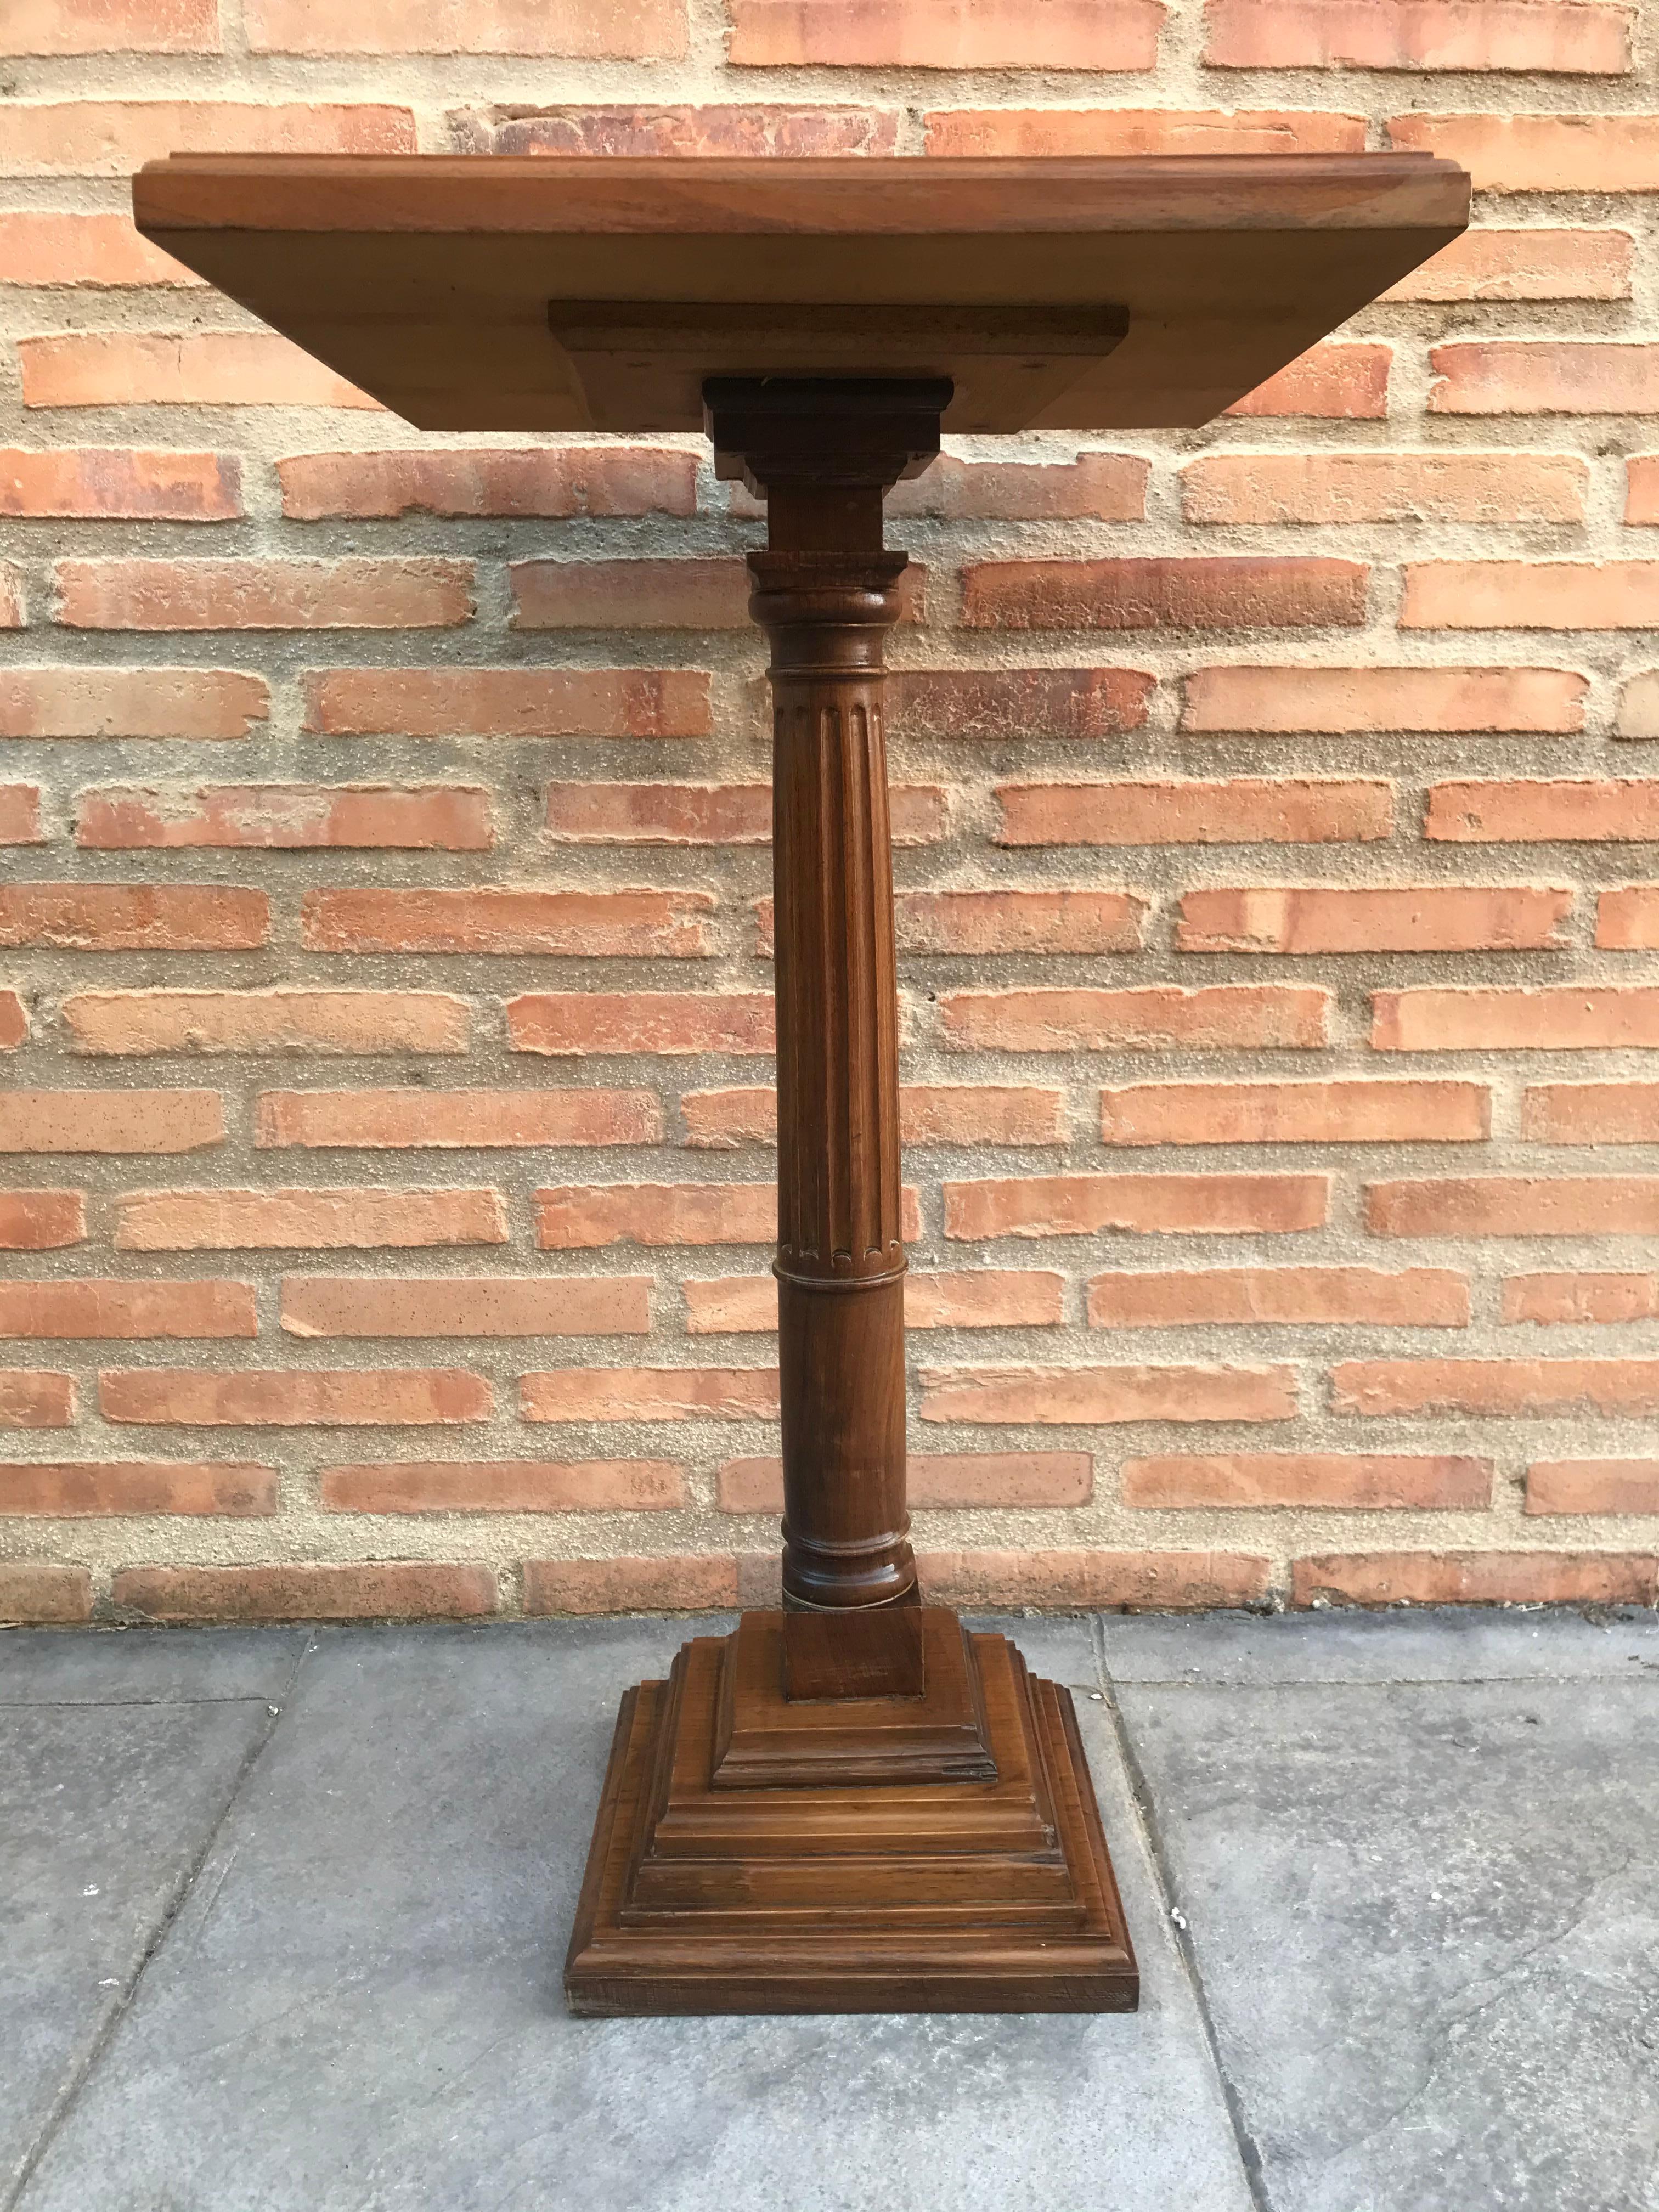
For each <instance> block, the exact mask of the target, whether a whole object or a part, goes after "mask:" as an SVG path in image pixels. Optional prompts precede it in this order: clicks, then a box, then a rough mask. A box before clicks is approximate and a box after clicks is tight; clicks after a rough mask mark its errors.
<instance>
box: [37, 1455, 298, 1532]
mask: <svg viewBox="0 0 1659 2212" xmlns="http://www.w3.org/2000/svg"><path fill="white" fill-rule="evenodd" d="M275 1511H276V1468H273V1467H251V1466H246V1465H242V1464H239V1463H237V1462H234V1461H229V1462H213V1463H209V1464H205V1465H199V1466H191V1465H188V1464H186V1463H185V1462H184V1461H182V1460H105V1461H101V1462H99V1461H78V1462H76V1461H58V1462H44V1461H38V1460H37V1461H32V1462H29V1463H28V1464H27V1466H12V1467H0V1513H43V1514H50V1515H52V1516H53V1517H54V1518H55V1519H59V1520H82V1519H88V1518H94V1517H105V1516H111V1515H117V1514H131V1513H186V1514H191V1515H204V1514H225V1515H228V1516H234V1517H236V1518H238V1519H246V1518H249V1517H252V1516H264V1515H267V1514H271V1513H275Z"/></svg>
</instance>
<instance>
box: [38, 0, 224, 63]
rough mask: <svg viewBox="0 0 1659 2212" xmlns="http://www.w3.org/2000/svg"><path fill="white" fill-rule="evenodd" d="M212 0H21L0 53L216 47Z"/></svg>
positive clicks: (211, 50)
mask: <svg viewBox="0 0 1659 2212" xmlns="http://www.w3.org/2000/svg"><path fill="white" fill-rule="evenodd" d="M219 43H220V42H219V10H218V7H217V4H216V0H22V4H21V5H20V6H19V7H18V8H17V9H16V10H15V12H14V13H13V14H12V15H10V16H9V18H8V20H7V21H5V22H4V23H3V24H0V53H7V54H95V53H104V52H114V53H152V54H193V53H216V52H218V51H219Z"/></svg>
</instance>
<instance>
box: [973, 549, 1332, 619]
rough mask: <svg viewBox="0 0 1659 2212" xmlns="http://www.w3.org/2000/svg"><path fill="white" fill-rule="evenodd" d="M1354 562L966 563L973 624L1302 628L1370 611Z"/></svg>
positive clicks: (1233, 559)
mask: <svg viewBox="0 0 1659 2212" xmlns="http://www.w3.org/2000/svg"><path fill="white" fill-rule="evenodd" d="M1369 575H1370V570H1369V569H1368V568H1365V567H1364V564H1363V563H1362V562H1358V561H1336V560H1307V559H1299V558H1298V559H1294V560H1292V559H1287V558H1285V557H1282V556H1267V555H1263V556H1229V557H1220V558H1214V559H1209V558H1202V557H1199V558H1193V557H1176V558H1173V559H1162V560H1158V559H1146V558H1142V559H1139V560H1117V561H981V562H975V563H972V564H970V565H969V567H968V568H964V569H963V578H962V586H963V596H962V619H963V623H964V624H965V625H966V626H967V627H968V628H969V629H1003V630H1022V629H1085V630H1086V629H1323V628H1325V627H1328V626H1330V625H1337V626H1342V627H1352V626H1354V625H1357V624H1358V623H1362V622H1364V619H1365V585H1366V580H1367V578H1368V577H1369Z"/></svg>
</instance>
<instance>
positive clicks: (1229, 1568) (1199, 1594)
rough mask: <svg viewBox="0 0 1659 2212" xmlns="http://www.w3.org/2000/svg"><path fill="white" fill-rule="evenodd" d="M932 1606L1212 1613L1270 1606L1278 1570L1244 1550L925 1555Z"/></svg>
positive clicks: (925, 1577) (921, 1561)
mask: <svg viewBox="0 0 1659 2212" xmlns="http://www.w3.org/2000/svg"><path fill="white" fill-rule="evenodd" d="M917 1565H918V1566H919V1568H920V1571H921V1586H922V1590H923V1593H924V1595H925V1597H926V1599H927V1602H928V1603H929V1604H930V1605H958V1606H977V1607H1015V1606H1017V1607H1019V1608H1020V1610H1021V1611H1023V1612H1032V1613H1042V1612H1044V1611H1054V1612H1060V1613H1076V1612H1079V1611H1094V1610H1095V1609H1096V1608H1097V1607H1106V1608H1108V1609H1109V1610H1114V1611H1116V1612H1121V1613H1169V1612H1179V1611H1187V1610H1195V1611H1198V1612H1207V1611H1209V1610H1211V1609H1212V1608H1213V1607H1218V1606H1222V1607H1229V1606H1258V1607H1259V1606H1261V1605H1262V1604H1264V1603H1265V1602H1266V1600H1267V1589H1268V1582H1269V1578H1270V1574H1271V1564H1270V1562H1269V1561H1267V1559H1255V1558H1252V1557H1250V1556H1249V1554H1247V1553H1240V1552H1147V1551H1133V1552H1102V1551H1096V1550H1094V1549H1093V1548H1090V1549H1088V1550H1085V1551H1021V1552H1012V1551H1009V1552H985V1551H975V1552H925V1553H922V1554H921V1558H920V1559H919V1560H918V1562H917Z"/></svg>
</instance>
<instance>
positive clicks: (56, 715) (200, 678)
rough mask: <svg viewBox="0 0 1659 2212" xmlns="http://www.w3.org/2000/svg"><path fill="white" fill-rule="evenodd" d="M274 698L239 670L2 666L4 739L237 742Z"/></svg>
mask: <svg viewBox="0 0 1659 2212" xmlns="http://www.w3.org/2000/svg"><path fill="white" fill-rule="evenodd" d="M269 701H270V689H269V686H268V685H267V684H266V683H265V680H264V677H262V676H251V675H248V674H246V672H245V671H242V670H240V669H229V668H8V669H0V737H5V738H180V739H189V740H190V741H191V742H192V743H200V742H202V741H204V740H206V741H210V742H212V741H216V740H223V739H234V738H245V737H246V736H247V734H248V732H249V730H250V729H251V727H252V725H253V724H254V723H255V722H258V721H263V720H264V718H265V714H266V713H267V711H268V707H269Z"/></svg>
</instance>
